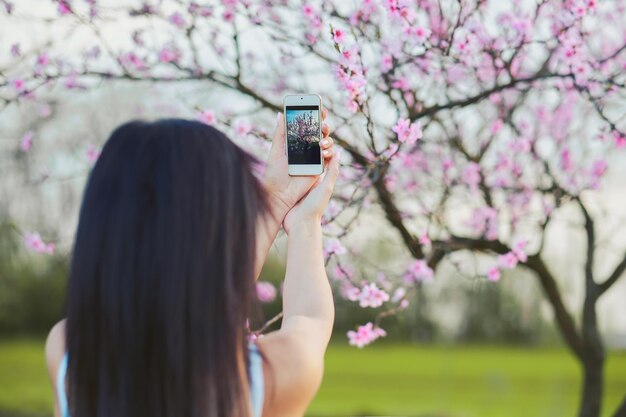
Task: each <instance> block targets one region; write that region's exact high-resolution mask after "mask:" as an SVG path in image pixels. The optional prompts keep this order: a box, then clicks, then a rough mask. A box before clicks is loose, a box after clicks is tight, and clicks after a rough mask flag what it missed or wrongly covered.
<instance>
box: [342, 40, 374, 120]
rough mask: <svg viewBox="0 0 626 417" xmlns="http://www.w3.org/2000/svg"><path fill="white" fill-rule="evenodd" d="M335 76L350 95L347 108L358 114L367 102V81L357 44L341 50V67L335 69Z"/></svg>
mask: <svg viewBox="0 0 626 417" xmlns="http://www.w3.org/2000/svg"><path fill="white" fill-rule="evenodd" d="M335 76H336V77H337V80H338V81H339V84H340V85H341V87H342V88H343V89H344V90H345V91H346V92H347V93H348V99H347V102H346V107H347V109H348V110H349V111H350V112H351V113H356V112H357V111H358V110H359V106H360V105H361V104H362V103H363V102H364V100H365V87H366V86H367V79H366V77H365V70H364V69H363V67H362V65H361V61H360V51H359V48H358V46H357V45H356V44H354V45H352V46H351V47H349V48H343V49H341V56H340V58H339V65H337V66H336V67H335Z"/></svg>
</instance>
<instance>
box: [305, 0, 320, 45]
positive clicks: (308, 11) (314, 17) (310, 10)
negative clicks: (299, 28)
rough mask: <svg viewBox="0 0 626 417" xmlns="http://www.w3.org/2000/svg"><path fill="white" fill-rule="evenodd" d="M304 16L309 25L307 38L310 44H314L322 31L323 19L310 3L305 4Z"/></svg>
mask: <svg viewBox="0 0 626 417" xmlns="http://www.w3.org/2000/svg"><path fill="white" fill-rule="evenodd" d="M302 14H303V15H304V18H305V20H306V23H307V33H306V35H305V38H306V40H307V41H308V42H309V43H310V44H314V43H315V42H317V38H318V37H319V35H320V32H321V31H322V27H323V24H322V19H321V18H320V16H319V12H318V11H317V10H316V9H315V8H314V7H313V6H312V5H311V4H310V3H309V2H305V3H304V5H303V6H302Z"/></svg>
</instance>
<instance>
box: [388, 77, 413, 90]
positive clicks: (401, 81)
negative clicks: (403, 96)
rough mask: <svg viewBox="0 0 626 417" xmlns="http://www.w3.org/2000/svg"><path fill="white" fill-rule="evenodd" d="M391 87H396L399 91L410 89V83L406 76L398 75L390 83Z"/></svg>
mask: <svg viewBox="0 0 626 417" xmlns="http://www.w3.org/2000/svg"><path fill="white" fill-rule="evenodd" d="M391 87H392V88H397V89H398V90H401V91H405V92H406V91H410V90H411V85H410V84H409V80H407V79H406V77H399V78H397V79H396V80H394V81H393V82H392V83H391Z"/></svg>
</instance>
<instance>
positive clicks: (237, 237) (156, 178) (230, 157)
mask: <svg viewBox="0 0 626 417" xmlns="http://www.w3.org/2000/svg"><path fill="white" fill-rule="evenodd" d="M255 163H256V160H255V159H254V158H253V157H252V156H250V155H249V154H247V153H246V152H244V151H243V150H241V149H240V148H239V147H237V146H236V145H235V144H233V143H232V142H231V141H230V140H229V139H228V138H227V137H226V136H224V135H223V134H222V133H221V132H219V131H218V130H216V129H214V128H212V127H210V126H207V125H204V124H201V123H198V122H193V121H186V120H178V119H169V120H160V121H156V122H152V123H148V122H141V121H134V122H130V123H127V124H125V125H123V126H121V127H119V128H118V129H116V130H115V131H114V132H113V134H112V135H111V137H110V138H109V140H108V142H107V143H106V144H105V146H104V148H103V150H102V154H101V155H100V158H99V159H98V161H97V163H96V165H95V167H94V168H93V171H92V173H91V175H90V178H89V181H88V184H87V188H86V191H85V195H84V199H83V203H82V207H81V211H80V219H79V224H78V229H77V233H76V241H75V246H74V251H73V256H72V264H71V273H70V281H69V288H68V299H67V316H68V319H67V348H68V354H69V370H68V386H69V402H70V408H71V411H72V416H73V417H87V416H89V417H96V416H99V417H105V416H106V417H110V416H116V417H126V416H128V417H130V416H133V417H137V416H151V417H158V416H179V417H182V416H185V417H187V416H198V417H199V416H225V417H226V416H228V417H231V416H243V415H247V413H248V408H249V405H248V404H249V402H248V401H247V389H246V387H245V383H246V382H247V375H246V369H247V355H246V351H245V346H246V330H245V321H246V319H247V317H248V316H249V314H250V312H251V309H252V307H253V305H254V293H255V292H254V276H253V275H254V256H255V225H256V222H257V219H258V217H259V216H260V215H262V214H263V212H264V210H265V198H264V197H265V196H264V192H263V189H262V186H261V185H260V183H259V181H258V180H257V179H256V178H255V176H254V173H253V170H254V165H255Z"/></svg>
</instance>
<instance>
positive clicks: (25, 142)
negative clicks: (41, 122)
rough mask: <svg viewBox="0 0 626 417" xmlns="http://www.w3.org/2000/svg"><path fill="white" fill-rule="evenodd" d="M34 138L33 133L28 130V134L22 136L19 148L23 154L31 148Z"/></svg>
mask: <svg viewBox="0 0 626 417" xmlns="http://www.w3.org/2000/svg"><path fill="white" fill-rule="evenodd" d="M34 136H35V133H34V132H33V131H32V130H29V131H28V132H26V133H25V134H24V136H22V140H21V142H20V147H21V148H22V150H23V151H24V152H28V151H29V150H30V148H31V146H33V137H34Z"/></svg>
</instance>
